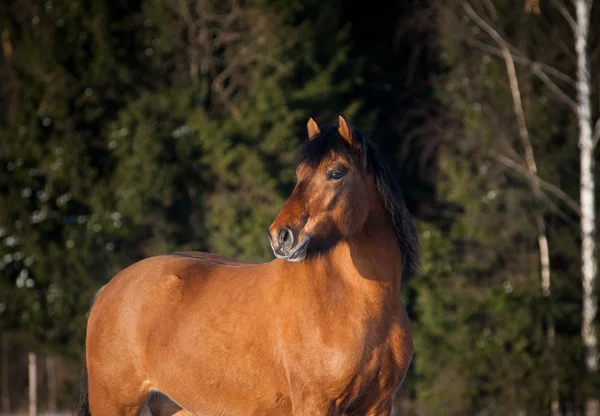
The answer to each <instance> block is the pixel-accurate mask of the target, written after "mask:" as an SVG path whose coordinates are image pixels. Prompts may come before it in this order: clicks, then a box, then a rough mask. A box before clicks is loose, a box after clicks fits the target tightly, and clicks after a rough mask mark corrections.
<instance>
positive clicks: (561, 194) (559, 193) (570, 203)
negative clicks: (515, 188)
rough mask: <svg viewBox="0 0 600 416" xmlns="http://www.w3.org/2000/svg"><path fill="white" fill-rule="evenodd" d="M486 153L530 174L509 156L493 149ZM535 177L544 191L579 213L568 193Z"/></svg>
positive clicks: (514, 168) (525, 174)
mask: <svg viewBox="0 0 600 416" xmlns="http://www.w3.org/2000/svg"><path fill="white" fill-rule="evenodd" d="M487 153H488V154H489V155H490V157H492V158H493V159H495V160H496V161H498V162H500V163H502V164H503V165H504V166H506V167H509V168H511V169H513V170H514V171H516V172H518V173H520V174H521V175H523V176H526V177H530V176H531V173H530V172H529V171H528V170H527V169H526V168H525V167H524V166H521V165H520V164H519V163H517V162H515V161H514V160H512V159H511V158H509V157H506V156H505V155H502V154H500V153H498V152H496V151H493V150H490V151H488V152H487ZM537 178H538V181H539V184H540V187H541V188H542V189H545V190H546V191H548V192H550V193H551V194H552V195H554V196H555V197H557V198H558V199H560V200H561V201H563V202H564V203H565V204H566V205H567V206H568V207H569V208H571V210H573V212H575V213H576V214H577V215H581V209H580V207H579V204H578V203H577V202H576V201H575V200H573V199H572V198H571V197H569V195H567V194H566V193H565V192H564V191H563V190H562V189H560V188H559V187H557V186H556V185H553V184H551V183H550V182H547V181H545V180H543V179H542V178H540V177H539V176H538V177H537Z"/></svg>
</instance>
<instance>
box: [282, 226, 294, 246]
mask: <svg viewBox="0 0 600 416" xmlns="http://www.w3.org/2000/svg"><path fill="white" fill-rule="evenodd" d="M279 244H281V248H283V249H284V250H289V249H290V248H291V247H292V244H294V235H293V234H292V232H291V231H290V229H289V228H285V227H284V228H282V229H281V231H279Z"/></svg>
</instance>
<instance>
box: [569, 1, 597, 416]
mask: <svg viewBox="0 0 600 416" xmlns="http://www.w3.org/2000/svg"><path fill="white" fill-rule="evenodd" d="M574 4H575V14H576V16H575V17H576V25H575V51H576V53H577V119H578V123H579V150H580V164H581V172H580V204H581V269H582V274H583V321H582V326H581V335H582V338H583V345H584V348H585V367H586V369H587V371H588V372H589V373H590V374H592V375H593V374H595V373H597V371H598V339H597V334H596V330H595V328H594V320H595V318H596V312H597V309H598V305H597V298H596V295H595V294H594V286H595V283H596V258H595V242H594V236H595V221H596V212H595V208H594V159H593V149H594V143H593V138H592V119H591V105H590V83H591V80H590V72H589V57H588V50H587V49H588V48H587V40H588V30H589V25H590V10H591V7H592V0H574ZM585 414H586V416H598V415H600V401H599V400H598V398H596V397H590V398H587V399H586V403H585Z"/></svg>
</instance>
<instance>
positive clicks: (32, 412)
mask: <svg viewBox="0 0 600 416" xmlns="http://www.w3.org/2000/svg"><path fill="white" fill-rule="evenodd" d="M28 361H29V416H37V414H38V409H37V355H36V354H35V353H34V352H30V353H29V355H28Z"/></svg>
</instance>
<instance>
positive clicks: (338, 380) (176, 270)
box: [75, 116, 420, 416]
mask: <svg viewBox="0 0 600 416" xmlns="http://www.w3.org/2000/svg"><path fill="white" fill-rule="evenodd" d="M307 129H308V140H306V141H305V143H303V145H302V146H301V149H300V152H299V159H298V165H297V170H296V173H297V183H296V185H295V187H294V189H293V191H292V193H291V195H290V197H289V199H288V200H287V201H286V202H285V204H284V205H283V208H282V209H281V211H280V212H279V214H278V215H277V217H276V218H275V220H274V222H273V223H272V225H271V226H270V227H269V229H268V238H269V241H270V245H271V248H272V251H273V254H274V255H275V257H276V258H275V259H274V260H273V261H271V262H268V263H263V264H246V263H242V262H237V261H233V260H228V259H225V258H223V257H220V256H217V255H214V254H209V253H200V252H186V253H174V254H170V255H160V256H156V257H150V258H147V259H144V260H141V261H139V262H137V263H135V264H133V265H131V266H129V267H128V268H126V269H124V270H122V271H121V272H119V273H118V274H117V275H116V276H114V277H113V278H112V279H111V280H110V281H109V282H108V283H107V284H106V285H105V286H104V287H103V288H102V289H101V290H100V291H99V293H98V294H97V296H96V299H95V301H94V303H93V305H92V307H91V309H90V312H89V318H88V324H87V332H86V350H85V362H84V366H83V374H82V378H81V390H80V397H79V402H78V405H77V409H76V411H75V415H76V416H83V415H90V414H91V415H93V416H110V415H119V416H128V415H139V414H148V413H150V414H152V415H161V416H162V415H198V416H200V415H213V416H241V415H243V416H247V415H267V416H269V415H290V414H291V415H294V416H315V415H329V416H335V415H342V414H345V415H351V416H354V415H373V416H374V415H390V414H391V409H392V400H393V396H394V394H395V392H396V391H397V389H398V388H399V387H400V385H401V384H402V382H403V380H404V378H405V375H406V373H407V370H408V368H409V366H410V363H411V360H412V356H413V342H412V334H411V329H410V321H409V317H408V315H407V312H406V310H405V307H404V305H403V304H402V302H401V300H400V290H401V283H402V279H403V277H404V278H405V277H406V276H408V275H409V274H410V273H412V272H413V271H414V270H415V269H416V268H417V267H418V263H419V254H420V249H419V242H418V238H417V234H416V232H415V229H414V227H413V224H412V221H411V217H410V214H409V212H408V210H407V208H406V206H405V203H404V199H403V197H402V193H401V191H400V189H399V186H398V184H397V183H396V181H395V179H394V177H393V175H392V173H391V170H390V168H389V166H388V165H387V163H386V162H385V161H384V158H383V157H382V156H381V154H380V153H379V152H378V151H377V150H376V148H375V146H374V145H373V143H372V142H371V141H370V140H368V139H367V138H365V137H364V136H363V135H362V134H361V133H360V132H358V131H357V130H354V129H352V128H351V127H350V125H349V124H348V122H347V120H346V119H345V118H344V117H343V116H339V120H338V123H337V125H331V126H328V127H325V128H323V129H321V128H320V127H319V125H318V124H317V123H316V122H315V121H314V120H313V119H312V118H311V119H310V120H309V121H308V124H307ZM143 412H145V413H143Z"/></svg>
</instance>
